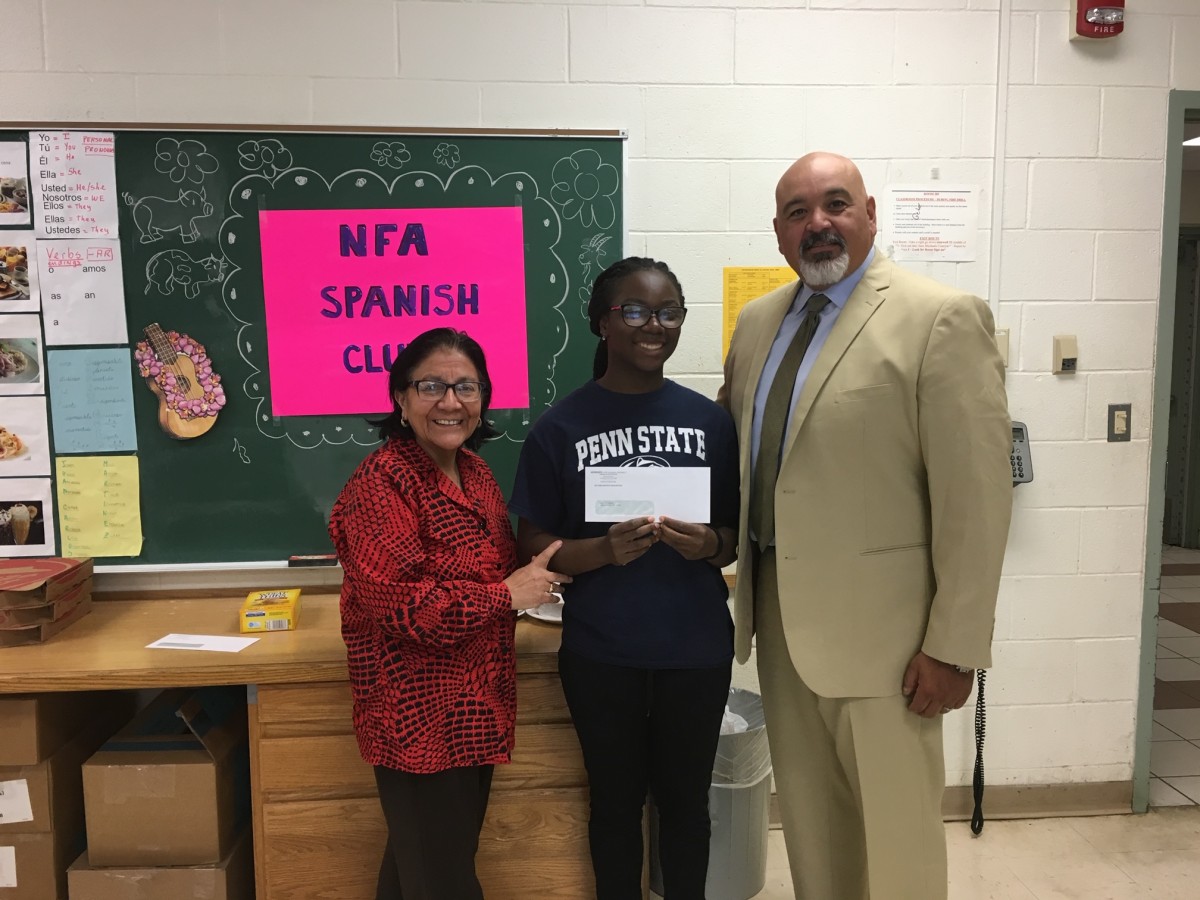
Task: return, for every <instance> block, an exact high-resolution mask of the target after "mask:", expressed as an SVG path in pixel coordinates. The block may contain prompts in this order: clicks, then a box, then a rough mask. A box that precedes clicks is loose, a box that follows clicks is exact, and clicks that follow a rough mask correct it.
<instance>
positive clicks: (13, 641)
mask: <svg viewBox="0 0 1200 900" xmlns="http://www.w3.org/2000/svg"><path fill="white" fill-rule="evenodd" d="M35 609H41V610H48V611H49V614H50V615H51V616H57V618H50V619H48V620H46V621H41V622H34V623H32V624H20V625H5V624H2V623H0V647H21V646H23V645H25V644H40V643H43V642H45V641H48V640H49V639H50V638H52V637H54V635H56V634H58V633H59V632H61V631H64V630H65V629H66V628H67V627H68V626H70V625H74V624H75V623H76V622H78V621H79V620H80V619H82V618H83V617H84V616H86V615H87V614H88V613H90V612H91V611H92V592H91V590H88V591H87V593H85V594H83V595H82V596H75V597H73V598H72V599H71V600H70V601H65V600H62V599H60V600H57V601H55V602H54V603H52V604H50V605H49V606H46V607H36V608H35ZM4 612H15V613H29V612H31V610H3V611H0V614H2V613H4Z"/></svg>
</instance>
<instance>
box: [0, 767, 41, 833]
mask: <svg viewBox="0 0 1200 900" xmlns="http://www.w3.org/2000/svg"><path fill="white" fill-rule="evenodd" d="M32 821H33V804H32V803H31V802H30V801H29V782H28V781H26V780H25V779H24V778H21V779H19V780H17V781H0V825H15V824H16V823H17V822H32Z"/></svg>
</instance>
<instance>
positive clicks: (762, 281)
mask: <svg viewBox="0 0 1200 900" xmlns="http://www.w3.org/2000/svg"><path fill="white" fill-rule="evenodd" d="M722 280H723V282H724V284H723V290H722V296H723V298H724V311H723V312H724V314H723V319H722V327H721V358H722V359H724V358H725V355H726V354H727V353H729V339H730V338H732V337H733V327H734V326H735V325H736V324H737V317H738V315H739V314H740V313H741V311H742V307H744V306H745V305H746V304H747V303H749V302H750V301H751V300H753V299H755V298H756V297H761V296H762V295H763V294H769V293H770V292H771V291H773V290H775V288H778V287H783V286H784V285H785V284H787V283H789V282H792V281H795V280H796V273H795V272H793V271H792V270H791V269H790V268H788V267H787V266H726V267H725V270H724V278H723V279H722Z"/></svg>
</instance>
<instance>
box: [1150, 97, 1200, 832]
mask: <svg viewBox="0 0 1200 900" xmlns="http://www.w3.org/2000/svg"><path fill="white" fill-rule="evenodd" d="M1192 138H1200V92H1196V91H1172V92H1171V94H1170V101H1169V109H1168V119H1167V153H1166V194H1165V197H1164V204H1163V232H1162V240H1163V247H1162V279H1161V282H1160V290H1159V317H1158V322H1159V326H1158V343H1157V352H1156V365H1155V383H1154V419H1153V430H1152V433H1151V440H1150V493H1149V501H1148V510H1147V517H1146V520H1147V536H1146V582H1145V593H1144V603H1143V612H1142V635H1143V640H1142V656H1141V670H1140V675H1141V678H1140V681H1139V689H1138V716H1137V730H1136V742H1135V752H1134V782H1133V808H1134V811H1135V812H1144V811H1145V810H1146V809H1147V808H1148V806H1181V805H1194V804H1197V803H1200V146H1198V147H1185V146H1184V141H1185V140H1189V139H1192Z"/></svg>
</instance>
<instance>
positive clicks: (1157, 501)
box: [1133, 91, 1200, 813]
mask: <svg viewBox="0 0 1200 900" xmlns="http://www.w3.org/2000/svg"><path fill="white" fill-rule="evenodd" d="M1188 113H1195V114H1197V115H1200V91H1170V92H1169V94H1168V103H1167V154H1166V160H1165V173H1164V175H1165V178H1164V192H1165V193H1164V197H1163V223H1162V274H1161V278H1160V280H1159V287H1158V336H1157V342H1156V348H1155V356H1154V415H1153V418H1152V420H1151V421H1152V425H1151V429H1150V487H1149V496H1148V497H1147V501H1146V578H1145V588H1144V591H1143V596H1142V631H1141V633H1142V649H1141V658H1140V662H1139V666H1138V694H1137V718H1136V721H1135V725H1134V747H1133V811H1134V812H1138V813H1142V812H1145V811H1146V810H1147V809H1148V808H1149V806H1150V733H1151V730H1152V729H1153V727H1154V658H1155V651H1156V646H1157V644H1158V603H1159V588H1160V586H1161V583H1162V530H1163V515H1164V510H1165V506H1166V490H1167V435H1168V427H1169V424H1170V410H1171V357H1172V351H1173V341H1174V337H1175V283H1176V279H1177V276H1178V268H1179V266H1178V244H1179V206H1180V192H1181V190H1182V187H1183V125H1184V121H1185V119H1186V118H1187V116H1188Z"/></svg>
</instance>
